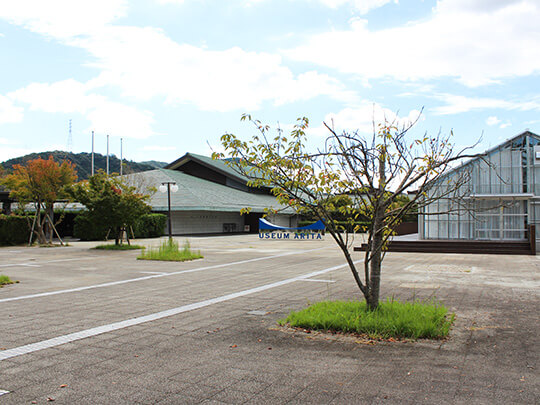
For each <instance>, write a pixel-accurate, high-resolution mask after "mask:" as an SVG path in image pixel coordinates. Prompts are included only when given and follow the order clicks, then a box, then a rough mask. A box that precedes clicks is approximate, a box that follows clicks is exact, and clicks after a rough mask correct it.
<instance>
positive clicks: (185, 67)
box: [0, 0, 540, 161]
mask: <svg viewBox="0 0 540 405" xmlns="http://www.w3.org/2000/svg"><path fill="white" fill-rule="evenodd" d="M538 21H540V1H538V0H439V1H428V0H424V1H422V0H399V1H395V0H154V1H152V0H136V1H127V0H93V1H91V2H90V1H78V0H48V1H46V2H45V1H42V0H18V1H10V0H0V58H1V59H0V75H1V77H2V80H1V81H0V161H3V160H5V159H8V158H11V157H15V156H19V155H22V154H26V153H30V152H36V151H44V150H54V149H61V150H66V149H67V143H68V126H69V120H70V119H71V120H72V133H73V151H74V152H81V151H87V152H89V151H90V147H91V146H90V145H91V144H90V142H91V135H90V134H91V131H92V130H94V131H95V132H96V151H97V152H101V153H105V152H106V134H110V136H111V138H110V139H111V145H110V150H111V153H114V154H116V155H119V153H120V140H119V139H120V138H123V139H124V157H126V158H128V159H132V160H137V161H142V160H150V159H155V160H162V161H172V160H174V159H176V158H178V157H179V156H181V155H183V154H184V153H186V152H193V153H201V154H209V153H210V146H211V147H212V148H214V149H215V150H219V149H220V144H219V138H220V136H221V135H222V134H224V133H225V132H232V133H235V134H237V135H240V136H242V137H244V138H245V137H248V136H250V134H252V128H251V127H250V126H249V125H247V124H246V123H241V122H240V116H241V114H242V113H245V112H247V113H250V114H252V115H253V116H254V117H256V118H259V119H261V120H262V121H264V122H265V123H268V124H270V125H272V126H275V125H277V124H278V123H279V125H280V126H281V127H282V128H284V129H288V128H290V126H291V124H292V123H294V121H295V119H296V118H297V117H301V116H307V117H308V118H309V119H310V123H311V129H310V131H309V142H310V143H311V144H312V145H317V144H320V143H322V141H323V140H324V138H325V136H326V135H327V134H326V132H325V130H324V128H323V126H322V123H323V121H326V122H333V123H334V126H335V127H336V129H338V130H360V131H363V132H366V133H367V134H369V132H370V128H371V123H372V120H373V118H375V120H377V121H380V120H383V119H384V118H385V117H386V118H387V119H394V118H396V117H397V118H398V119H399V120H402V122H405V121H406V120H408V119H411V118H414V117H416V115H417V114H418V111H419V110H421V109H422V108H423V114H422V116H421V118H420V120H419V122H418V123H417V125H416V127H415V129H414V133H413V134H417V135H420V134H423V133H424V132H425V131H428V132H430V133H433V132H438V131H439V130H441V131H442V132H445V133H446V132H449V131H450V130H453V132H454V134H455V137H454V142H455V143H456V144H458V145H462V146H464V145H468V144H471V143H474V141H475V140H477V139H478V138H480V137H481V136H482V135H483V137H482V143H481V144H480V145H479V147H478V149H480V150H482V149H487V148H489V147H490V146H494V145H496V144H498V143H500V142H502V141H503V140H505V139H507V138H509V137H511V136H514V135H516V134H518V133H520V132H522V131H524V130H525V129H530V130H531V131H533V132H536V133H540V93H539V90H540V25H539V24H538ZM209 145H210V146H209Z"/></svg>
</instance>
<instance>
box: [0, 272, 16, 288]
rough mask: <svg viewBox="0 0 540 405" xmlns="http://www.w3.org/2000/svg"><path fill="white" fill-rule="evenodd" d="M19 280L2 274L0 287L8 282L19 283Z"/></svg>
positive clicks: (0, 275)
mask: <svg viewBox="0 0 540 405" xmlns="http://www.w3.org/2000/svg"><path fill="white" fill-rule="evenodd" d="M18 282H19V280H15V281H13V280H12V279H10V278H9V277H8V276H4V275H3V274H0V288H2V287H3V286H5V285H8V284H17V283H18Z"/></svg>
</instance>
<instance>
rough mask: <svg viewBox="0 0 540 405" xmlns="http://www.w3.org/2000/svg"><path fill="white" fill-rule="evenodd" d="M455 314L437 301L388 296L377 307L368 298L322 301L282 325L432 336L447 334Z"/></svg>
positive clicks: (375, 335) (377, 334)
mask: <svg viewBox="0 0 540 405" xmlns="http://www.w3.org/2000/svg"><path fill="white" fill-rule="evenodd" d="M453 321H454V314H449V313H448V310H447V309H446V308H445V307H444V306H443V305H440V304H438V303H437V302H435V301H429V302H423V301H415V302H412V303H411V302H401V301H398V300H393V299H392V300H391V299H387V300H386V302H381V303H380V304H379V308H378V309H377V310H375V311H368V310H367V306H366V303H365V302H359V301H323V302H319V303H317V304H314V305H311V306H310V307H308V308H306V309H304V310H302V311H298V312H291V313H290V314H289V316H288V317H287V318H285V319H282V320H280V321H279V323H280V324H281V325H284V324H287V323H288V324H289V325H290V326H293V327H301V328H307V329H316V330H328V331H333V332H352V333H361V334H366V335H368V336H369V337H371V338H383V339H387V338H413V339H418V338H431V339H439V338H443V337H445V336H448V333H449V332H450V327H451V326H452V323H453Z"/></svg>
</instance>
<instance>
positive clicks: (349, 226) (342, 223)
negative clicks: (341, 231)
mask: <svg viewBox="0 0 540 405" xmlns="http://www.w3.org/2000/svg"><path fill="white" fill-rule="evenodd" d="M314 222H316V221H299V222H298V226H299V227H302V226H307V225H311V224H312V223H314ZM336 225H337V226H342V227H344V228H345V229H346V230H347V232H351V233H352V232H353V231H354V228H355V226H356V225H359V226H360V229H359V230H358V231H356V232H357V233H363V232H366V229H367V227H368V226H369V222H364V221H356V222H354V224H351V223H349V222H348V221H336Z"/></svg>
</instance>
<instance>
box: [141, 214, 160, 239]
mask: <svg viewBox="0 0 540 405" xmlns="http://www.w3.org/2000/svg"><path fill="white" fill-rule="evenodd" d="M166 224H167V215H164V214H145V215H143V216H141V217H140V218H139V219H138V220H137V221H135V224H134V225H133V232H134V233H135V237H136V238H157V237H159V236H162V235H164V234H165V225H166Z"/></svg>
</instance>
